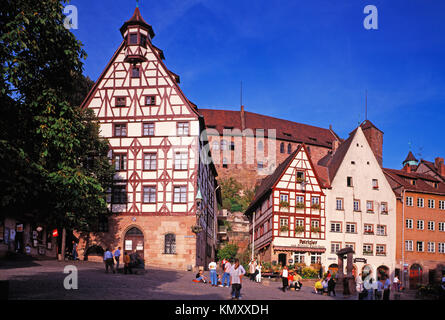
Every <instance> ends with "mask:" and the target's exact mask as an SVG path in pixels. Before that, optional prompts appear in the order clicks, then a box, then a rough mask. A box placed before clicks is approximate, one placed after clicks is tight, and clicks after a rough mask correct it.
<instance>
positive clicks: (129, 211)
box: [79, 8, 220, 268]
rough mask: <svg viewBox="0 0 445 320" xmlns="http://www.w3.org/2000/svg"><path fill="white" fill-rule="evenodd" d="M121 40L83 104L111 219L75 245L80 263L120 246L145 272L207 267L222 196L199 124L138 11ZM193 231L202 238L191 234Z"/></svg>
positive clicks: (200, 124)
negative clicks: (106, 173) (102, 157)
mask: <svg viewBox="0 0 445 320" xmlns="http://www.w3.org/2000/svg"><path fill="white" fill-rule="evenodd" d="M120 32H121V34H122V36H123V41H122V43H121V44H120V46H119V47H118V49H117V50H116V52H115V53H114V55H113V57H112V58H111V60H110V61H109V63H108V64H107V66H106V67H105V70H104V71H103V72H102V74H101V75H100V77H99V79H98V80H97V81H96V83H95V85H94V87H93V88H92V90H91V91H90V92H89V94H88V96H87V97H86V99H85V101H84V102H83V108H91V109H92V110H94V112H95V114H96V116H97V118H98V121H99V123H100V128H101V135H102V136H103V137H105V138H107V139H108V141H109V143H110V158H111V159H112V161H113V163H114V166H115V169H116V175H115V181H114V186H113V190H111V193H110V197H109V202H110V209H111V210H112V212H113V216H112V218H110V219H109V221H108V223H107V221H106V220H105V222H104V223H103V224H102V230H98V231H101V232H100V233H99V234H96V235H89V236H90V237H89V238H88V242H85V243H83V242H82V243H81V245H80V246H79V248H80V249H81V250H80V251H81V252H80V255H81V256H82V255H83V256H91V257H92V256H93V254H94V252H96V253H97V252H98V251H99V252H100V250H101V249H105V248H106V247H110V248H111V249H114V248H116V247H118V246H120V247H122V249H123V250H122V251H135V250H136V251H137V252H139V254H140V255H141V256H143V257H144V259H145V260H146V263H148V264H149V265H156V266H164V267H174V268H190V267H191V266H202V265H207V264H208V262H209V260H210V259H213V258H214V254H215V246H216V230H215V229H216V221H215V216H216V215H215V212H216V209H217V201H220V196H217V193H218V191H219V190H217V189H218V188H217V182H216V179H215V178H216V176H217V172H216V169H215V167H214V166H213V164H212V163H207V162H204V161H202V160H201V157H200V153H201V151H202V150H204V144H205V143H206V142H205V141H204V142H203V141H201V139H200V135H201V132H202V131H203V130H204V128H205V124H204V119H203V118H202V117H201V116H200V115H199V113H198V111H197V107H196V106H195V105H194V104H193V103H191V102H190V101H189V100H188V99H187V98H186V97H185V95H184V94H183V92H182V91H181V89H180V87H179V85H178V83H179V76H177V75H176V74H174V73H173V72H171V71H169V70H168V68H167V67H166V65H165V64H164V62H163V60H164V54H163V51H162V50H161V49H159V48H157V47H156V46H155V45H154V44H153V43H152V39H153V37H154V36H155V34H154V31H153V28H152V27H151V26H150V25H149V24H148V23H147V22H146V21H145V20H144V19H143V18H142V16H141V13H140V11H139V8H136V10H135V12H134V14H133V16H132V17H131V18H130V19H129V20H128V21H126V22H125V23H124V24H123V25H122V27H121V28H120ZM218 199H219V200H218ZM198 202H199V204H198V205H197V203H198ZM197 213H200V214H201V215H199V218H198V215H197ZM197 220H199V223H197ZM196 225H199V226H201V227H202V231H201V232H196V229H195V232H192V229H193V227H194V226H196ZM97 248H99V249H97ZM90 249H91V250H90Z"/></svg>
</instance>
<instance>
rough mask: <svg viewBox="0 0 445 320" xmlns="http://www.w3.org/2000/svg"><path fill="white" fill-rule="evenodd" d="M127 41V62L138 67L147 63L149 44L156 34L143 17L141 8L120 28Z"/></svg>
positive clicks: (137, 8)
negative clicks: (142, 63) (146, 56)
mask: <svg viewBox="0 0 445 320" xmlns="http://www.w3.org/2000/svg"><path fill="white" fill-rule="evenodd" d="M120 32H121V34H122V36H123V37H124V40H125V60H124V61H125V62H128V63H131V64H133V65H136V64H138V63H141V62H143V61H146V58H145V53H146V51H147V45H148V42H150V43H151V40H152V39H153V38H154V36H155V33H154V31H153V28H152V27H151V25H149V24H148V23H147V22H146V21H145V20H144V18H142V16H141V12H140V11H139V7H138V6H137V7H136V9H135V10H134V13H133V16H132V17H131V18H130V19H129V20H128V21H125V23H124V24H123V25H122V27H121V28H120Z"/></svg>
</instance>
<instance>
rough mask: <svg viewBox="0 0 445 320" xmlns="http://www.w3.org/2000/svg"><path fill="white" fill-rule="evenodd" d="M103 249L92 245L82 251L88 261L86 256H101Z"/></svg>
mask: <svg viewBox="0 0 445 320" xmlns="http://www.w3.org/2000/svg"><path fill="white" fill-rule="evenodd" d="M104 253H105V250H104V249H103V248H102V247H101V246H98V245H92V246H90V247H88V249H87V250H86V251H85V253H84V258H83V259H84V260H85V261H88V257H91V256H95V257H98V258H103V256H104Z"/></svg>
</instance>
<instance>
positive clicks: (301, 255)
mask: <svg viewBox="0 0 445 320" xmlns="http://www.w3.org/2000/svg"><path fill="white" fill-rule="evenodd" d="M305 255H306V254H304V253H295V254H294V263H304V256H305Z"/></svg>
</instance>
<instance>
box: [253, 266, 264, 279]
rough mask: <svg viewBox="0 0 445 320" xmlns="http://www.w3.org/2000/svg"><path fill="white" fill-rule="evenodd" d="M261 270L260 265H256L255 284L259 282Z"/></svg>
mask: <svg viewBox="0 0 445 320" xmlns="http://www.w3.org/2000/svg"><path fill="white" fill-rule="evenodd" d="M262 268H263V265H262V264H258V265H257V267H256V272H255V273H256V277H255V281H256V282H261V269H262Z"/></svg>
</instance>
